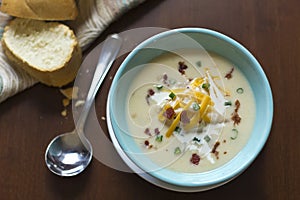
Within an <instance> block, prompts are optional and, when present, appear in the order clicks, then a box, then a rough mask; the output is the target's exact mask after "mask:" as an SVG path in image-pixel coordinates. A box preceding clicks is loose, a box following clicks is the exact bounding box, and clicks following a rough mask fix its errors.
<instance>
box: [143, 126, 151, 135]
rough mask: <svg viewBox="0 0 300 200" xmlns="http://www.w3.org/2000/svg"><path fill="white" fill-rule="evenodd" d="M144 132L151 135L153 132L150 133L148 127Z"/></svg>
mask: <svg viewBox="0 0 300 200" xmlns="http://www.w3.org/2000/svg"><path fill="white" fill-rule="evenodd" d="M144 133H145V134H146V135H149V136H151V133H150V129H149V128H146V129H145V131H144Z"/></svg>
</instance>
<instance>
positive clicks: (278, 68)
mask: <svg viewBox="0 0 300 200" xmlns="http://www.w3.org/2000/svg"><path fill="white" fill-rule="evenodd" d="M299 7H300V2H299V1H298V0H287V1H282V0H163V1H160V0H148V1H146V2H145V3H143V4H142V5H139V6H138V7H136V8H134V9H133V10H131V11H129V12H128V13H126V14H125V15H123V16H122V17H121V18H119V19H118V20H117V21H116V22H114V23H113V24H111V25H110V26H109V27H108V28H107V30H106V31H105V32H104V33H103V34H102V35H101V37H100V38H99V39H98V40H97V41H96V42H95V44H94V45H93V46H96V45H97V43H100V42H101V41H102V40H103V38H105V37H106V36H107V35H108V34H110V33H115V32H122V31H126V30H129V29H133V28H138V27H163V28H169V29H171V28H178V27H204V28H209V29H213V30H216V31H219V32H221V33H224V34H226V35H228V36H230V37H232V38H233V39H235V40H237V41H238V42H240V43H241V44H243V45H244V46H245V47H247V48H248V49H249V50H250V51H251V52H252V53H253V55H254V56H255V57H256V58H257V59H258V60H259V62H260V63H261V65H262V67H263V69H264V71H265V73H266V75H267V77H268V79H269V81H270V84H271V87H272V91H273V98H274V118H273V126H272V130H271V133H270V137H269V139H268V141H267V143H266V145H265V147H264V149H263V151H262V152H261V154H260V155H259V156H258V157H257V159H256V160H255V161H254V162H253V164H252V165H251V166H250V167H249V168H248V169H247V170H246V171H245V172H244V173H243V174H241V175H240V176H239V177H238V178H237V179H235V180H233V181H231V182H230V183H228V184H226V185H224V186H222V187H219V188H216V189H213V190H209V191H206V192H198V193H179V192H173V191H169V190H165V189H162V188H159V187H156V186H154V185H152V184H150V183H148V182H146V181H145V180H143V179H142V178H140V177H139V176H137V175H136V174H132V173H124V172H120V171H118V170H114V169H112V168H110V167H107V166H105V165H103V164H102V163H101V162H98V161H97V160H96V159H94V160H93V162H92V163H91V165H90V166H89V167H88V168H87V170H86V171H84V172H83V173H82V174H80V175H79V176H76V177H72V178H62V177H58V176H56V175H54V174H52V173H51V172H49V170H48V169H47V167H46V165H45V162H44V151H45V149H46V147H47V145H48V143H49V141H50V140H51V139H52V138H53V137H54V136H56V135H57V134H59V133H63V132H66V131H70V130H72V128H73V127H74V121H73V118H72V114H71V113H70V112H71V107H68V111H69V114H68V116H67V117H62V116H61V114H60V112H61V111H62V109H63V106H62V103H61V101H62V99H63V96H62V94H61V93H60V92H59V91H58V89H57V88H51V87H46V86H44V85H42V84H37V85H35V86H34V87H32V88H30V89H28V90H26V91H24V92H22V93H20V94H18V95H16V96H14V97H12V98H9V99H8V100H6V101H5V102H3V103H1V104H0V199H3V200H6V199H34V200H35V199H43V200H44V199H45V200H48V199H49V200H52V199H58V200H59V199H64V200H65V199H107V200H110V199H151V200H153V199H164V200H168V199H170V200H171V199H172V200H173V199H185V200H190V199H201V200H203V199H209V200H212V199H222V198H226V199H256V200H258V199H272V200H273V199H289V200H290V199H291V200H292V199H295V200H296V199H300V189H299V185H300V175H299V170H300V159H299V150H300V148H299V146H300V145H299V143H300V117H299V111H300V104H299V99H300V84H299V83H298V81H299V78H300V66H299V65H300V26H299V23H300V12H299ZM91 49H92V47H91ZM91 49H89V50H88V51H86V52H85V54H87V53H88V52H89V51H90V50H91ZM122 59H123V58H121V59H118V60H117V62H116V63H115V64H114V65H113V70H112V71H110V76H113V74H114V73H115V71H116V70H117V68H118V67H119V64H120V62H121V61H122ZM110 83H111V80H109V79H107V80H106V81H105V83H104V85H103V87H102V88H101V91H100V93H101V95H98V96H97V99H96V111H97V116H98V117H99V118H101V116H105V104H106V96H107V92H108V89H109V86H110ZM261 114H262V115H263V114H264V113H261ZM99 121H100V124H101V127H102V128H103V130H104V131H105V132H106V134H107V128H106V124H105V122H104V121H103V120H99Z"/></svg>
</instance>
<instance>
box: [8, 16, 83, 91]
mask: <svg viewBox="0 0 300 200" xmlns="http://www.w3.org/2000/svg"><path fill="white" fill-rule="evenodd" d="M2 45H3V50H4V53H5V54H6V56H7V57H8V59H9V60H10V61H11V62H12V64H13V65H15V66H16V67H19V68H22V69H24V70H25V71H27V72H28V73H29V74H30V75H32V76H33V77H35V78H36V79H38V80H39V81H40V82H42V83H44V84H46V85H49V86H63V85H66V84H68V83H70V82H72V81H73V80H74V78H75V77H76V74H77V71H78V69H79V67H80V64H81V59H82V54H81V50H80V47H79V45H78V42H77V39H76V37H75V35H74V33H73V31H72V30H71V29H69V27H67V26H66V25H63V24H61V23H57V22H44V21H40V20H31V19H21V18H15V19H13V20H11V21H10V23H9V24H8V25H7V26H6V27H5V29H4V33H3V38H2Z"/></svg>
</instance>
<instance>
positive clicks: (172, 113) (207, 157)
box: [127, 49, 255, 173]
mask: <svg viewBox="0 0 300 200" xmlns="http://www.w3.org/2000/svg"><path fill="white" fill-rule="evenodd" d="M129 88H130V89H129V92H128V98H127V105H128V110H127V111H128V112H127V115H128V116H127V123H128V126H129V133H128V134H130V135H131V136H132V137H133V138H134V140H135V142H136V144H137V145H138V146H139V147H140V148H141V150H142V151H143V152H144V153H145V155H147V156H148V157H149V158H150V159H151V160H152V161H153V162H154V163H156V164H157V165H158V166H160V167H163V168H165V167H166V168H168V169H171V170H175V171H180V172H193V173H194V172H204V171H209V170H212V169H215V168H217V167H219V166H221V165H223V164H225V163H226V162H228V161H229V160H231V159H232V158H233V157H234V156H236V155H237V154H238V153H239V151H240V150H241V149H242V148H243V146H244V145H245V144H246V142H247V140H248V138H249V136H250V134H251V131H252V127H253V123H254V117H255V102H254V96H253V92H252V90H251V87H250V85H249V83H248V82H247V80H246V78H245V77H244V75H243V74H242V73H241V72H240V70H239V69H238V68H237V67H236V66H234V65H233V64H232V63H230V62H229V61H228V60H226V59H224V58H223V57H221V56H219V55H217V54H213V53H210V55H209V56H208V54H206V53H205V52H202V51H197V50H187V49H185V50H180V51H177V52H176V53H166V54H163V55H161V56H159V57H157V58H156V59H154V60H152V61H151V62H150V63H148V64H146V65H143V66H142V67H141V70H140V71H139V72H138V74H137V75H136V76H135V79H134V80H132V82H131V85H130V87H129Z"/></svg>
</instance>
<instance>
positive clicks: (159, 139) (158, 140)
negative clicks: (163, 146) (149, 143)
mask: <svg viewBox="0 0 300 200" xmlns="http://www.w3.org/2000/svg"><path fill="white" fill-rule="evenodd" d="M162 139H163V136H162V135H158V136H156V138H155V141H157V142H162Z"/></svg>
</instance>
